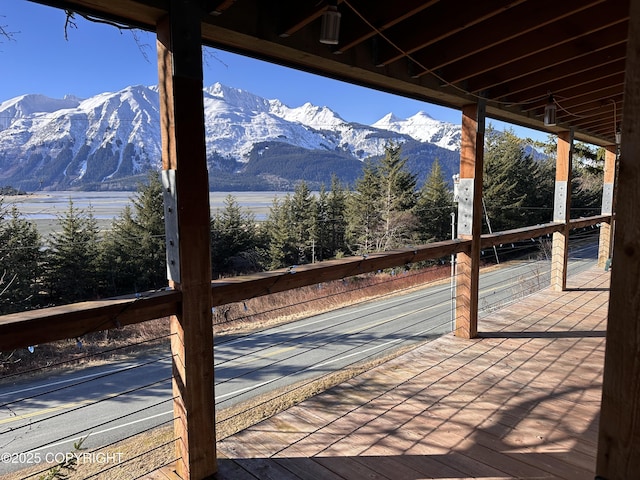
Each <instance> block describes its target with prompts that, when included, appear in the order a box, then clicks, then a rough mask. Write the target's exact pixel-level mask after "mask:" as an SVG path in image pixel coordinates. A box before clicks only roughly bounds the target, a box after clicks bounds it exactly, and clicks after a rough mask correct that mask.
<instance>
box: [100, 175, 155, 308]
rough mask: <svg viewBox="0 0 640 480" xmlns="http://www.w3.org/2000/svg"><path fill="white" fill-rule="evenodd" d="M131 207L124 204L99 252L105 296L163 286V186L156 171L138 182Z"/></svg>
mask: <svg viewBox="0 0 640 480" xmlns="http://www.w3.org/2000/svg"><path fill="white" fill-rule="evenodd" d="M132 205H133V207H125V209H124V210H123V212H122V214H121V215H120V216H119V217H118V218H117V219H116V220H115V221H114V223H113V225H112V228H111V230H110V231H109V232H108V233H107V234H106V236H105V240H104V242H103V248H102V252H101V253H102V254H101V270H102V272H103V273H102V276H103V278H105V279H106V287H105V288H106V292H107V294H108V295H120V294H124V293H134V292H142V291H146V290H153V289H158V288H162V287H164V286H166V285H167V267H166V244H165V227H164V199H163V187H162V182H161V181H160V178H159V177H158V175H157V174H156V173H150V174H149V177H148V183H147V184H140V185H138V191H137V193H136V195H135V196H134V197H133V199H132Z"/></svg>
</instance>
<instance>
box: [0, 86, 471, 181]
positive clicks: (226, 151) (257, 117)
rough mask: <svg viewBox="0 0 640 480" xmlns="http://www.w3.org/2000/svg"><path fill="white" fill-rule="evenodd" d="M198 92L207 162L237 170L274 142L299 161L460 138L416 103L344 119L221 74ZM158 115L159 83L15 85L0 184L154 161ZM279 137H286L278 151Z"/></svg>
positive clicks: (451, 143) (115, 172) (111, 171)
mask: <svg viewBox="0 0 640 480" xmlns="http://www.w3.org/2000/svg"><path fill="white" fill-rule="evenodd" d="M203 94H204V107H205V124H206V144H207V152H208V154H207V155H208V157H209V168H210V170H211V169H215V168H221V169H225V168H226V169H227V173H231V172H238V171H241V170H243V168H244V167H243V165H247V164H249V163H251V159H254V162H255V161H256V160H255V159H256V158H257V155H258V156H260V155H262V156H264V155H263V154H265V152H268V155H267V158H268V159H269V161H271V162H275V160H273V158H274V155H276V153H275V152H279V153H278V155H280V158H282V156H283V155H285V156H287V158H288V157H291V156H296V159H297V160H296V161H297V162H298V163H301V162H305V161H307V162H310V161H313V162H322V161H323V160H322V159H323V158H325V157H331V159H332V161H334V162H339V161H341V160H340V159H342V160H344V161H347V160H350V161H354V160H358V161H361V160H364V159H366V158H368V157H371V156H378V155H381V154H383V153H384V146H385V145H386V144H387V143H388V142H389V141H390V140H392V141H395V142H399V143H407V144H408V143H412V144H413V143H416V142H417V143H419V144H434V145H437V146H439V147H441V148H444V149H448V150H450V151H453V150H456V149H457V148H458V144H459V139H460V127H459V126H456V125H452V124H448V123H445V122H439V121H437V120H434V119H433V118H431V117H429V116H428V115H427V114H426V113H424V112H419V113H418V114H416V115H414V116H413V117H410V118H408V119H398V118H396V117H394V116H393V115H392V114H389V115H387V116H385V117H384V118H382V119H381V120H379V121H378V122H376V123H375V124H373V125H371V126H367V125H361V124H358V123H353V122H347V121H346V120H344V119H343V118H341V117H340V115H338V114H337V113H335V112H333V111H332V110H330V109H329V108H327V107H319V106H315V105H312V104H310V103H305V104H304V105H302V106H300V107H295V108H291V107H289V106H287V105H285V104H283V103H282V102H281V101H279V100H267V99H264V98H262V97H259V96H257V95H254V94H252V93H250V92H246V91H243V90H240V89H237V88H231V87H227V86H224V85H221V84H219V83H216V84H214V85H212V86H210V87H208V88H205V89H204V92H203ZM159 119H160V115H159V100H158V90H157V87H145V86H132V87H127V88H125V89H123V90H121V91H119V92H113V93H102V94H99V95H96V96H94V97H91V98H88V99H84V100H83V99H79V98H76V97H73V96H66V97H65V98H63V99H52V98H48V97H45V96H43V95H23V96H20V97H16V98H13V99H10V100H7V101H5V102H2V103H0V184H10V183H14V184H19V185H23V186H24V188H26V189H34V188H35V186H36V183H39V184H40V186H44V187H49V188H58V189H62V188H69V187H73V186H84V187H87V186H89V185H91V184H99V183H103V182H115V181H118V180H119V179H120V180H122V179H126V178H129V177H131V176H133V175H136V174H139V173H142V172H144V171H146V170H149V169H158V168H159V167H160V163H161V158H160V157H161V146H160V131H159V125H160V120H159ZM279 145H280V146H284V145H288V147H287V149H286V154H285V153H283V152H284V150H283V149H282V148H279V147H278V146H279ZM305 152H314V155H313V156H307V155H305ZM305 159H306V160H305ZM263 160H264V159H263ZM307 167H308V166H307ZM314 168H315V169H316V170H317V168H318V165H315V166H314ZM263 173H264V172H263Z"/></svg>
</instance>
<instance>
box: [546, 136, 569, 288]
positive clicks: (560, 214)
mask: <svg viewBox="0 0 640 480" xmlns="http://www.w3.org/2000/svg"><path fill="white" fill-rule="evenodd" d="M572 157H573V130H570V131H565V132H560V133H559V134H558V151H557V157H556V187H555V195H554V200H553V221H554V222H559V223H563V224H564V228H563V230H562V231H561V232H554V234H553V244H552V247H551V288H552V289H553V290H555V291H559V292H561V291H563V290H565V289H566V288H567V262H568V260H569V218H570V216H569V214H570V208H571V158H572Z"/></svg>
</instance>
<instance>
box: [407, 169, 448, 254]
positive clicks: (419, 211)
mask: <svg viewBox="0 0 640 480" xmlns="http://www.w3.org/2000/svg"><path fill="white" fill-rule="evenodd" d="M414 211H415V214H416V217H417V219H418V228H417V230H418V231H417V236H418V241H419V242H420V243H428V242H437V241H440V240H446V239H449V238H451V213H452V212H453V211H454V208H453V192H452V191H451V190H450V189H449V185H448V184H447V182H446V181H445V179H444V176H443V174H442V168H441V167H440V162H439V161H438V159H435V160H434V162H433V165H432V167H431V172H430V173H429V176H428V177H427V180H426V181H425V183H424V185H423V186H422V188H421V189H420V192H419V197H418V202H417V204H416V207H415V210H414Z"/></svg>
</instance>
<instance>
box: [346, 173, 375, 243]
mask: <svg viewBox="0 0 640 480" xmlns="http://www.w3.org/2000/svg"><path fill="white" fill-rule="evenodd" d="M382 205H383V201H382V197H381V194H380V183H379V178H378V172H377V169H376V168H375V167H374V165H373V164H372V163H371V161H368V160H367V161H365V164H364V167H363V170H362V176H361V177H360V178H358V179H357V180H356V183H355V188H354V191H353V192H352V194H351V195H350V196H349V197H348V200H347V218H348V226H347V239H348V242H349V244H350V245H351V251H352V252H353V253H356V254H360V255H364V254H367V253H370V252H374V251H377V248H378V246H379V245H378V242H377V241H378V239H379V236H380V235H379V234H380V232H381V231H382V230H383V228H382V223H383V217H382Z"/></svg>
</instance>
